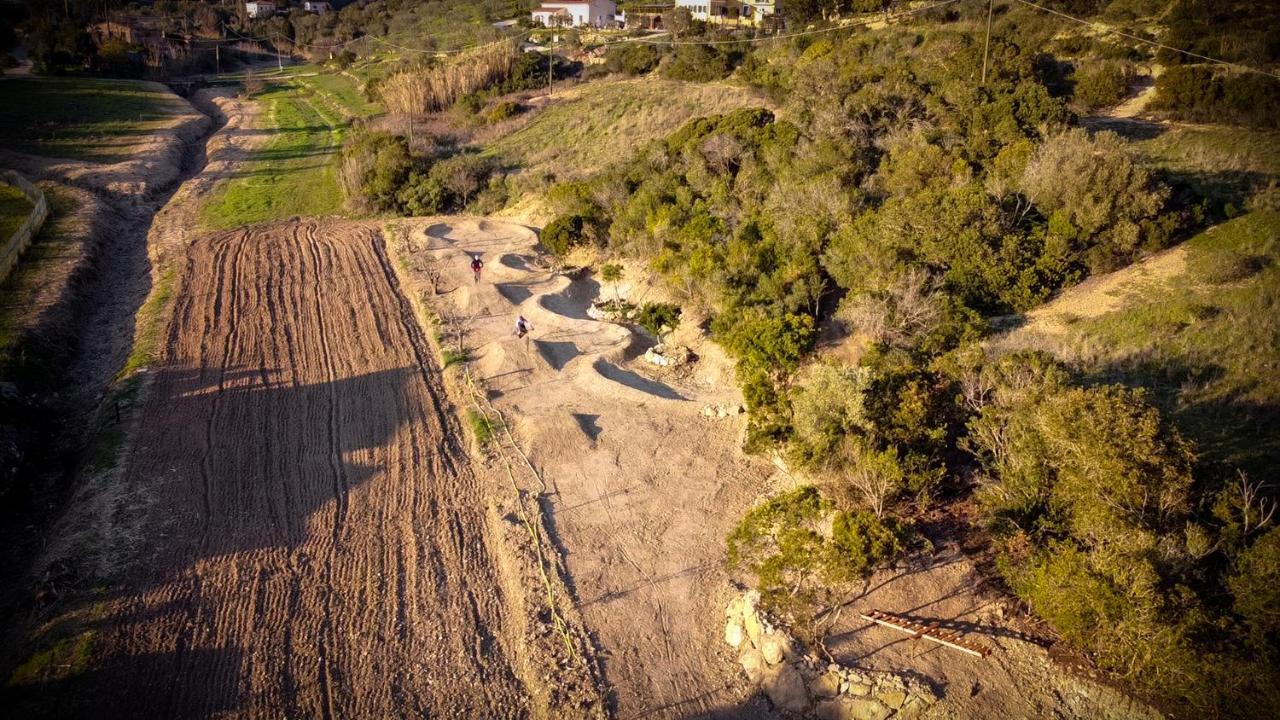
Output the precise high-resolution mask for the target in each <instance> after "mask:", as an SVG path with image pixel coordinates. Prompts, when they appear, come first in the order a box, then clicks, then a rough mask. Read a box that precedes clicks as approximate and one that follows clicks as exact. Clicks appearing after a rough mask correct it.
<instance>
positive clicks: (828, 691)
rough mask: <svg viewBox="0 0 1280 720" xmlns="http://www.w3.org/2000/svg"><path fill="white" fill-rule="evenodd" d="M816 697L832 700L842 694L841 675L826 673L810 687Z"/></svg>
mask: <svg viewBox="0 0 1280 720" xmlns="http://www.w3.org/2000/svg"><path fill="white" fill-rule="evenodd" d="M809 690H810V691H812V692H813V694H814V696H815V697H820V698H832V697H835V696H837V695H839V694H840V674H839V673H835V672H825V673H823V674H821V675H819V676H818V678H817V679H816V680H814V681H813V683H812V684H811V685H809Z"/></svg>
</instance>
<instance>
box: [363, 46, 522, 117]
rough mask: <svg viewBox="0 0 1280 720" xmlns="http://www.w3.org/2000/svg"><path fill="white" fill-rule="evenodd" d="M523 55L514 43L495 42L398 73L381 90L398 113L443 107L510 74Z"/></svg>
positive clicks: (419, 112)
mask: <svg viewBox="0 0 1280 720" xmlns="http://www.w3.org/2000/svg"><path fill="white" fill-rule="evenodd" d="M519 57H520V50H519V49H518V48H517V47H516V44H515V43H514V42H507V41H504V42H497V43H492V44H489V45H485V46H483V47H480V48H476V49H475V50H473V51H471V52H468V53H464V54H462V55H458V56H457V57H454V58H451V59H449V60H446V61H444V62H443V63H441V64H437V65H432V66H429V67H424V68H414V69H410V70H402V71H400V72H397V73H395V74H394V75H391V76H390V77H388V78H387V79H386V80H384V81H382V83H381V85H379V93H380V94H381V95H382V101H383V104H385V105H386V107H387V110H388V111H389V112H391V113H392V114H395V115H417V114H421V113H426V112H434V111H436V110H443V109H444V108H446V107H449V106H450V105H452V104H453V103H454V101H456V100H457V99H458V98H460V97H462V96H463V95H468V94H470V93H473V92H476V91H478V90H483V89H484V88H486V87H488V86H489V85H491V84H493V83H495V82H497V81H499V80H502V79H503V78H505V77H507V76H508V75H510V74H511V70H512V68H514V67H515V62H516V59H517V58H519Z"/></svg>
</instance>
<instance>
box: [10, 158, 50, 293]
mask: <svg viewBox="0 0 1280 720" xmlns="http://www.w3.org/2000/svg"><path fill="white" fill-rule="evenodd" d="M0 182H4V183H7V184H9V185H12V186H14V187H16V188H18V189H19V190H21V191H22V194H23V195H25V196H27V200H30V201H31V212H30V213H28V215H27V219H26V220H24V221H23V222H22V225H21V226H20V227H19V228H18V229H17V230H16V231H14V233H13V236H12V237H8V238H0V281H3V280H4V279H5V278H7V277H9V272H10V271H11V270H13V268H14V267H15V266H16V265H17V264H18V258H19V257H20V256H21V255H22V253H24V252H26V250H27V247H28V246H30V245H31V241H32V240H33V239H34V238H35V236H36V233H38V232H40V228H41V226H43V225H44V221H45V219H46V218H48V217H49V202H48V201H47V200H45V197H44V193H43V192H41V191H40V188H38V187H36V186H35V185H32V184H31V182H30V181H28V180H27V179H26V178H25V177H23V176H21V175H19V174H18V173H16V172H14V171H12V170H3V171H0Z"/></svg>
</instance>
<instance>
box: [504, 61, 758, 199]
mask: <svg viewBox="0 0 1280 720" xmlns="http://www.w3.org/2000/svg"><path fill="white" fill-rule="evenodd" d="M571 92H572V95H570V97H569V98H568V99H565V100H563V101H560V102H557V103H555V104H553V105H551V106H549V107H548V108H546V109H545V110H542V111H539V112H537V113H533V114H532V117H531V119H530V120H529V122H528V123H526V124H524V125H523V126H521V127H520V128H519V129H517V130H515V131H514V132H512V133H510V134H508V135H505V136H503V137H499V138H496V139H494V140H492V141H489V142H487V143H485V144H484V145H483V146H482V152H483V154H485V155H489V156H492V157H496V158H498V159H499V160H500V161H501V162H502V163H503V164H506V165H515V166H519V167H521V168H525V169H526V170H532V171H535V172H539V173H541V172H550V173H555V175H556V176H557V177H558V178H559V179H562V180H563V179H571V178H576V177H582V176H585V175H588V174H590V173H592V172H594V171H596V170H599V169H601V168H604V167H605V166H607V165H611V164H613V163H614V162H617V161H618V160H619V159H620V158H627V157H631V156H632V155H633V154H634V153H635V151H637V150H638V149H639V148H640V147H642V146H643V145H644V144H646V143H648V142H649V141H650V140H653V139H655V138H660V137H666V136H667V134H668V133H670V132H671V131H672V130H674V129H675V128H678V127H680V126H682V125H684V124H685V123H686V122H688V121H689V120H691V119H693V118H695V117H700V116H703V115H711V114H716V113H724V112H728V111H730V110H735V109H738V108H742V107H760V106H767V105H770V103H769V102H767V101H766V100H763V99H761V98H759V97H757V96H756V95H754V94H753V93H752V92H751V91H749V90H747V89H746V88H743V87H741V86H737V85H731V84H729V83H685V82H678V81H672V80H662V79H659V78H656V77H644V78H638V79H629V80H618V81H604V82H593V83H587V84H584V85H582V86H580V87H578V88H575V89H574V90H572V91H571Z"/></svg>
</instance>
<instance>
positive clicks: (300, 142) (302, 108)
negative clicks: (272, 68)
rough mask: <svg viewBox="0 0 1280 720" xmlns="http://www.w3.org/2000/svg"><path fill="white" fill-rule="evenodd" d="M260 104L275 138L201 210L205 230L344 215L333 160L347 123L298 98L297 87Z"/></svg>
mask: <svg viewBox="0 0 1280 720" xmlns="http://www.w3.org/2000/svg"><path fill="white" fill-rule="evenodd" d="M257 100H258V101H259V102H262V103H265V104H266V106H267V111H266V113H265V115H266V118H267V119H268V120H269V122H270V128H271V129H270V132H271V137H270V139H269V140H268V141H267V142H266V144H265V145H263V146H262V147H261V148H260V149H259V150H257V151H256V152H255V153H254V154H253V156H252V157H251V158H250V159H249V160H248V161H247V162H245V163H244V165H243V170H242V171H241V172H239V173H238V174H237V176H236V177H235V178H233V179H231V180H229V181H228V182H226V183H224V184H223V185H222V186H221V187H219V189H218V190H217V191H216V193H215V194H214V196H213V197H212V198H211V199H210V200H209V202H208V203H206V204H205V205H204V206H203V207H202V208H201V209H200V222H201V224H202V225H203V226H205V227H207V228H210V229H224V228H232V227H237V226H240V225H246V224H250V223H256V222H266V221H269V220H278V219H281V218H286V217H291V216H293V215H313V216H314V215H332V214H335V213H337V212H340V211H341V209H342V192H341V190H340V189H339V187H338V181H337V170H336V168H335V167H334V164H333V155H334V153H336V152H337V151H338V149H339V148H340V147H341V145H342V134H343V132H344V130H345V127H346V125H345V123H344V121H342V120H341V119H339V118H337V117H336V116H335V115H334V113H333V112H332V111H330V110H326V109H325V108H324V107H323V106H322V104H320V103H317V102H315V101H313V100H312V99H310V98H308V97H307V96H306V94H305V93H301V92H299V90H298V87H297V85H296V81H291V82H288V83H280V84H273V85H271V86H270V87H269V88H268V89H267V90H266V91H265V92H264V93H263V94H262V95H260V96H259V97H258V98H257Z"/></svg>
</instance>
